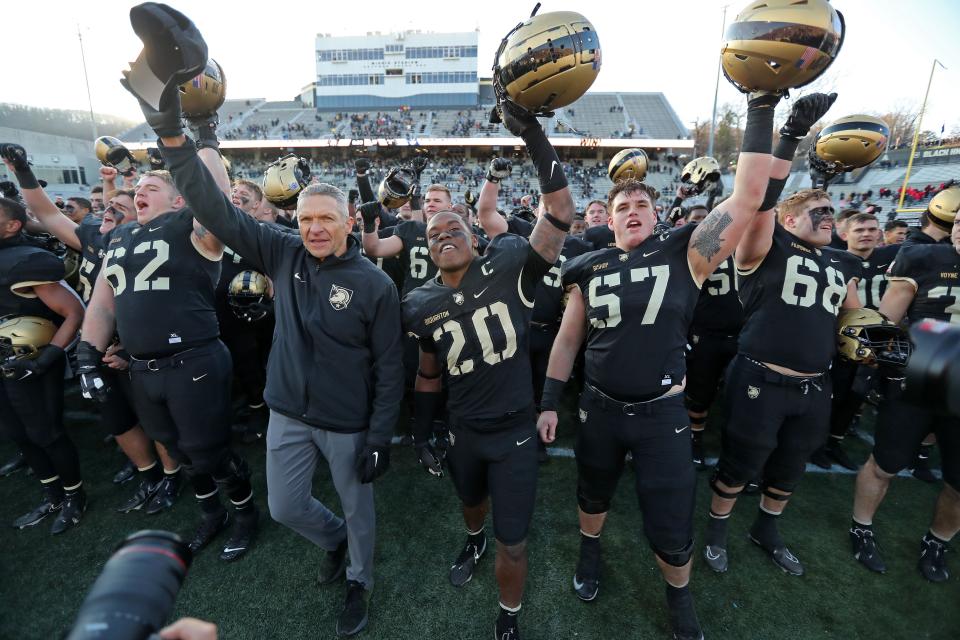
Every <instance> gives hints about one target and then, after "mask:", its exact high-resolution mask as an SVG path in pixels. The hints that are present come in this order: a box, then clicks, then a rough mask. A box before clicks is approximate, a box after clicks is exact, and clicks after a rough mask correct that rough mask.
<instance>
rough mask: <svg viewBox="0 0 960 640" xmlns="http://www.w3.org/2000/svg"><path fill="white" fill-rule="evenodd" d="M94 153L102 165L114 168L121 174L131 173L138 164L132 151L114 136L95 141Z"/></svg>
mask: <svg viewBox="0 0 960 640" xmlns="http://www.w3.org/2000/svg"><path fill="white" fill-rule="evenodd" d="M93 153H94V154H95V155H96V156H97V160H99V161H100V162H101V163H102V164H105V165H107V166H108V167H113V168H114V169H116V170H117V171H118V172H120V173H126V172H128V171H130V169H133V167H134V164H135V163H136V159H135V158H134V157H133V154H132V153H130V150H129V149H127V148H126V147H125V146H123V143H122V142H120V140H118V139H117V138H114V137H113V136H100V137H99V138H97V139H96V140H94V141H93Z"/></svg>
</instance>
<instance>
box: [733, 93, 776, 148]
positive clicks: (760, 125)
mask: <svg viewBox="0 0 960 640" xmlns="http://www.w3.org/2000/svg"><path fill="white" fill-rule="evenodd" d="M774 106H775V104H773V105H770V104H758V105H753V106H750V107H749V108H748V109H747V126H746V127H744V131H743V146H742V147H741V148H740V152H741V153H766V154H769V153H770V150H771V148H772V147H773V113H774Z"/></svg>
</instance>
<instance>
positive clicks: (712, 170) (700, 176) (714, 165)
mask: <svg viewBox="0 0 960 640" xmlns="http://www.w3.org/2000/svg"><path fill="white" fill-rule="evenodd" d="M719 180H720V163H719V162H717V161H716V159H714V158H711V157H710V156H700V157H699V158H694V159H693V160H691V161H690V162H688V163H687V164H686V166H684V167H683V171H682V172H681V173H680V181H681V182H685V183H687V184H689V185H691V186H690V189H689V190H690V191H691V192H692V193H693V195H699V194H701V193H703V192H705V191H709V190H710V189H713V188H714V187H715V186H716V185H717V182H719Z"/></svg>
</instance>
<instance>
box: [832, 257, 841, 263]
mask: <svg viewBox="0 0 960 640" xmlns="http://www.w3.org/2000/svg"><path fill="white" fill-rule="evenodd" d="M830 262H833V263H837V262H840V261H839V260H834V259H833V258H830Z"/></svg>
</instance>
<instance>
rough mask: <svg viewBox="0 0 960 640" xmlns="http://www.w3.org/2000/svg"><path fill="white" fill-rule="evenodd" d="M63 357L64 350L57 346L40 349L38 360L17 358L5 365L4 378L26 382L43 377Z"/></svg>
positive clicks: (49, 345) (3, 368) (50, 345)
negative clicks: (29, 379) (32, 378)
mask: <svg viewBox="0 0 960 640" xmlns="http://www.w3.org/2000/svg"><path fill="white" fill-rule="evenodd" d="M62 357H63V349H61V348H60V347H58V346H57V345H55V344H48V345H47V346H45V347H40V353H39V354H38V355H37V357H36V358H33V359H30V360H27V359H25V358H16V359H13V360H7V361H6V362H4V363H3V367H2V370H3V377H4V378H7V379H8V380H16V381H18V382H19V381H21V380H26V379H28V378H31V377H38V376H42V375H43V374H44V373H46V372H47V370H48V369H50V367H51V366H53V364H54V363H55V362H56V361H57V360H59V359H60V358H62Z"/></svg>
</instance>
